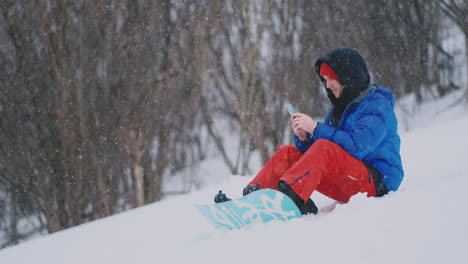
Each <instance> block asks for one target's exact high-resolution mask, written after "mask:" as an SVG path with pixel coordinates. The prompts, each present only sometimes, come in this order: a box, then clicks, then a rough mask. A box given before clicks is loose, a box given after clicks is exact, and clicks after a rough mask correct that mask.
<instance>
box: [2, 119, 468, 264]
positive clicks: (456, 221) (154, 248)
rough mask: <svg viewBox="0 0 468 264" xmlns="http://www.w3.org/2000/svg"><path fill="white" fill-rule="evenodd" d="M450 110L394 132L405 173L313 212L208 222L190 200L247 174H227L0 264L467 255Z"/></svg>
mask: <svg viewBox="0 0 468 264" xmlns="http://www.w3.org/2000/svg"><path fill="white" fill-rule="evenodd" d="M462 112H464V113H466V112H465V111H462ZM451 117H452V118H450V120H445V119H441V120H438V122H437V123H433V124H432V125H428V126H425V127H424V128H419V129H415V130H412V131H411V132H407V133H404V134H402V156H403V160H404V168H405V173H406V175H405V181H404V183H403V184H402V187H401V189H400V190H399V191H398V192H395V193H391V194H389V195H387V196H385V197H382V198H366V197H365V195H358V196H355V197H354V198H353V199H352V200H351V201H350V203H348V204H345V205H336V207H335V209H334V210H333V211H331V212H322V213H321V214H319V215H316V216H306V217H303V218H301V219H295V220H292V221H289V222H272V223H269V224H265V225H261V224H259V225H254V226H251V227H248V228H245V229H241V230H235V231H220V230H214V229H212V227H211V226H210V225H209V223H208V222H205V220H204V219H202V218H201V217H200V216H199V214H198V213H197V211H195V209H194V208H193V207H192V205H193V204H199V203H210V202H211V200H212V198H213V195H214V194H215V193H216V191H217V190H219V189H223V190H224V191H225V192H227V193H228V194H230V196H233V197H235V196H236V195H240V193H241V190H242V188H243V186H244V185H245V184H246V183H247V181H248V180H249V178H250V177H239V176H232V177H230V178H229V180H227V181H225V182H224V183H222V184H218V185H216V186H211V187H207V188H205V189H203V190H202V191H198V192H194V193H191V194H187V195H183V196H178V197H173V198H169V199H167V200H164V201H161V202H158V203H155V204H152V205H148V206H144V207H141V208H138V209H134V210H131V211H129V212H126V213H123V214H120V215H116V216H113V217H108V218H105V219H101V220H99V221H95V222H93V223H89V224H84V225H81V226H78V227H75V228H71V229H68V230H65V231H62V232H58V233H55V234H52V235H48V236H45V237H42V238H37V239H33V240H30V241H28V242H25V243H23V244H20V245H18V246H14V247H10V248H6V249H4V250H1V251H0V263H1V264H14V263H25V264H26V263H28V264H29V263H34V264H39V263H48V264H59V263H60V264H62V263H67V264H73V263H77V264H84V263H111V264H120V263H125V264H129V263H204V264H207V263H216V264H220V263H222V264H224V263H236V264H240V263H242V264H245V263H379V264H380V263H468V250H467V249H468V206H467V204H468V198H467V194H466V193H468V159H467V157H468V139H467V136H466V135H467V131H468V117H467V115H460V116H458V117H456V116H455V117H454V116H453V115H451ZM313 199H314V200H315V201H316V202H317V204H318V205H319V206H320V207H323V208H330V207H333V206H335V204H334V202H333V201H331V200H329V199H327V198H325V197H323V196H321V195H320V194H314V195H313ZM323 211H325V210H323Z"/></svg>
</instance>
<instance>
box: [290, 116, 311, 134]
mask: <svg viewBox="0 0 468 264" xmlns="http://www.w3.org/2000/svg"><path fill="white" fill-rule="evenodd" d="M291 121H292V124H293V128H299V129H302V130H304V131H305V132H308V133H311V134H312V133H313V132H314V129H315V127H317V122H316V121H315V120H314V119H312V118H311V117H310V116H308V115H305V114H301V113H295V114H293V115H291Z"/></svg>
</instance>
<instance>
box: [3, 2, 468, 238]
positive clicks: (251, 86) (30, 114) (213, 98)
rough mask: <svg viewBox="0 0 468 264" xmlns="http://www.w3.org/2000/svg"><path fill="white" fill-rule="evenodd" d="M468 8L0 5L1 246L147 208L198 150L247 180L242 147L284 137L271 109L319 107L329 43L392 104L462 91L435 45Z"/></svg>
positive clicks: (247, 153) (247, 149)
mask: <svg viewBox="0 0 468 264" xmlns="http://www.w3.org/2000/svg"><path fill="white" fill-rule="evenodd" d="M467 7H468V6H467V4H466V3H465V2H464V1H456V0H445V1H436V0H429V1H424V0H413V1H393V2H392V1H390V2H389V1H384V0H353V1H329V0H317V1H306V0H297V1H279V0H277V1H274V0H263V1H216V0H215V1H183V0H96V1H67V0H40V1H17V0H0V247H2V246H8V245H11V244H16V243H18V242H20V241H22V240H24V239H25V238H28V237H30V236H33V235H37V234H38V233H50V232H55V231H59V230H62V229H65V228H68V227H71V226H75V225H78V224H81V223H84V222H88V221H92V220H94V219H98V218H101V217H104V216H108V215H112V214H114V213H118V212H122V211H124V210H127V209H130V208H134V207H138V206H141V205H144V204H147V203H151V202H154V201H158V200H160V199H161V197H163V195H164V193H163V192H162V184H163V179H164V176H167V175H170V174H173V173H175V172H178V171H181V170H184V169H187V168H191V167H194V166H196V165H197V164H198V163H199V162H200V161H202V160H203V159H205V158H206V153H207V148H208V146H209V145H212V146H214V147H215V148H216V150H217V151H218V152H219V154H220V155H221V156H222V157H223V160H224V162H225V164H226V166H227V167H229V169H230V171H231V172H232V173H233V174H241V175H244V174H249V173H254V172H252V171H251V170H250V168H249V161H250V159H251V157H252V153H253V152H255V151H258V153H259V154H260V157H261V159H262V161H266V160H267V158H268V157H269V156H270V155H271V154H272V153H273V151H274V150H275V148H276V147H278V146H279V145H281V144H284V143H289V142H290V138H291V130H290V128H289V126H290V124H289V120H288V115H287V113H286V112H285V109H284V105H285V103H287V102H292V103H294V104H295V105H296V106H297V107H298V108H299V109H300V110H301V111H302V112H306V113H311V114H312V115H314V116H321V115H322V114H323V113H324V112H325V111H326V108H327V106H328V99H326V97H325V93H324V90H323V87H321V84H320V82H319V79H318V78H317V76H316V73H315V72H314V68H313V67H314V63H315V60H316V59H317V58H318V57H319V56H322V55H324V54H325V53H326V52H328V51H329V50H331V49H333V48H336V47H352V48H356V49H358V50H359V51H360V52H361V53H362V54H363V55H364V57H365V58H366V60H367V62H368V66H369V68H370V70H371V72H372V77H373V81H375V82H378V83H380V84H382V85H384V86H387V87H390V88H391V89H392V90H393V91H394V92H395V93H396V95H397V96H398V97H401V96H405V95H408V94H414V95H415V96H416V98H417V101H418V102H419V103H421V102H423V101H424V100H425V99H426V98H428V97H431V98H433V97H439V96H443V95H445V94H446V93H448V92H450V91H451V90H453V89H460V88H464V89H465V87H462V86H463V85H466V79H465V80H464V81H465V83H464V82H463V80H460V79H455V78H454V74H455V72H456V70H457V69H458V68H459V67H460V65H457V64H456V63H455V61H456V60H455V57H456V56H459V53H454V52H453V50H451V49H447V48H446V46H447V44H446V43H447V38H449V37H450V36H449V35H448V34H447V31H448V29H451V28H456V29H457V30H459V31H460V32H461V34H464V38H465V43H466V46H467V47H466V49H465V50H468V40H467V39H468V30H467V20H466V17H467V15H468V14H467ZM449 45H451V44H450V43H449ZM467 61H468V55H467V57H465V59H464V63H465V64H466V62H467ZM467 72H468V70H467ZM467 97H468V94H467ZM227 130H229V131H227ZM233 141H234V142H236V143H235V144H234V145H235V146H236V148H235V149H233V148H232V147H230V146H232V144H230V145H228V144H227V143H228V142H233ZM192 177H196V175H195V176H192ZM192 180H193V179H192Z"/></svg>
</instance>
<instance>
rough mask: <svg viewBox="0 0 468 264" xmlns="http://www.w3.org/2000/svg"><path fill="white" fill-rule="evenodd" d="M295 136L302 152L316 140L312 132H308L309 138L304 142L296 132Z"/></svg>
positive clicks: (297, 145)
mask: <svg viewBox="0 0 468 264" xmlns="http://www.w3.org/2000/svg"><path fill="white" fill-rule="evenodd" d="M293 138H294V145H296V148H298V149H299V150H300V151H302V152H306V151H307V150H308V149H309V148H310V146H312V144H313V143H314V141H315V140H314V137H313V135H312V134H310V133H307V139H306V141H304V142H302V141H301V140H300V139H299V137H298V136H297V135H296V134H294V136H293Z"/></svg>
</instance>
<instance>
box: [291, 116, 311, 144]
mask: <svg viewBox="0 0 468 264" xmlns="http://www.w3.org/2000/svg"><path fill="white" fill-rule="evenodd" d="M293 119H294V115H291V123H292V121H293ZM291 127H292V129H293V131H294V133H295V134H296V135H297V136H298V137H299V140H300V141H305V140H306V139H307V133H306V132H305V131H304V130H303V129H302V128H298V127H297V126H296V127H295V126H294V125H291Z"/></svg>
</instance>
